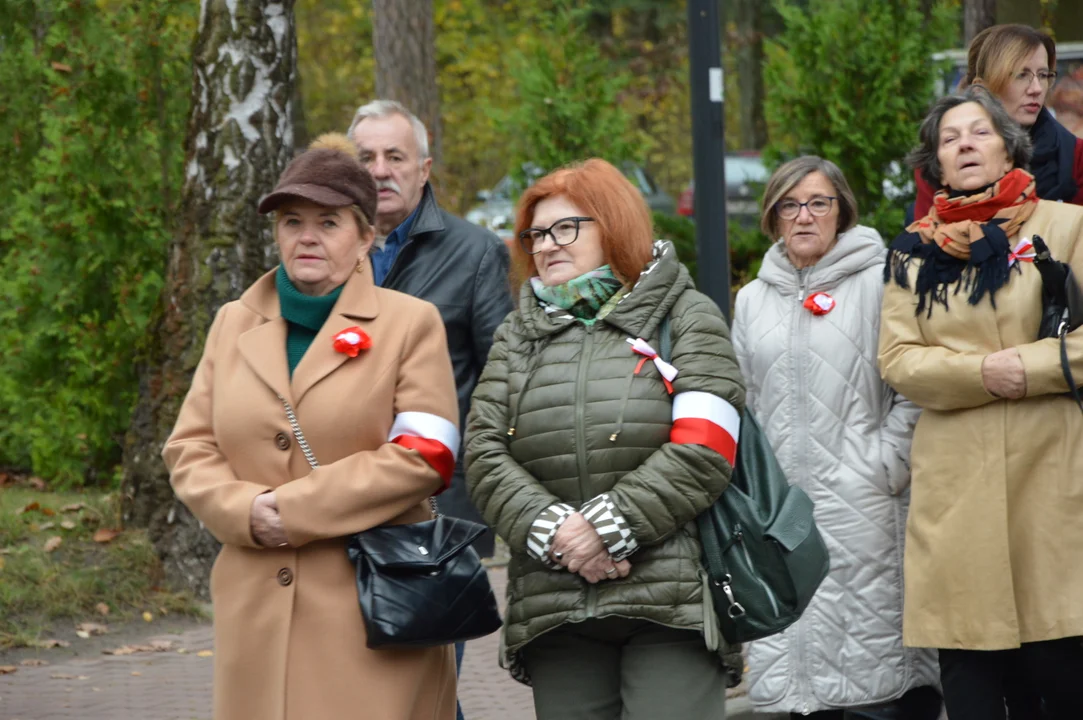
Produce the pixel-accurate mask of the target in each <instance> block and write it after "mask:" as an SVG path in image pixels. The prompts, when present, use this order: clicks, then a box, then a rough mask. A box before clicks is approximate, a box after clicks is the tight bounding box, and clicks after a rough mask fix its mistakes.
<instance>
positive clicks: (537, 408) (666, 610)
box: [466, 242, 745, 667]
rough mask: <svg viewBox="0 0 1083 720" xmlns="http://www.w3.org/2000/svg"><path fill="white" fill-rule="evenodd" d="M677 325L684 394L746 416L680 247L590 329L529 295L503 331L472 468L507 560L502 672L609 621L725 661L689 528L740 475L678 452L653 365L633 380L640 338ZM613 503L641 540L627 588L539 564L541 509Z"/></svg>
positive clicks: (474, 436) (476, 425) (475, 429)
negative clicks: (535, 540) (647, 626)
mask: <svg viewBox="0 0 1083 720" xmlns="http://www.w3.org/2000/svg"><path fill="white" fill-rule="evenodd" d="M667 314H668V315H669V316H670V326H671V332H670V336H671V338H672V357H671V362H672V364H673V365H674V366H676V368H677V370H678V371H679V374H678V375H677V377H676V378H675V379H674V381H673V386H674V397H675V396H676V395H679V394H680V393H684V392H698V393H709V394H710V395H713V396H715V397H716V398H721V399H722V400H724V401H725V402H726V403H729V404H730V405H732V406H733V407H734V408H735V409H736V410H737V411H738V412H740V411H741V410H742V409H743V407H744V396H745V392H744V382H743V381H742V379H741V372H740V370H739V369H738V366H737V361H736V358H735V356H734V351H733V348H732V346H731V345H730V338H729V328H728V327H727V326H726V321H725V319H724V318H723V316H722V314H721V312H720V311H719V310H718V307H717V306H716V305H715V304H714V303H713V302H712V301H711V300H710V299H709V298H707V297H706V296H705V295H703V294H701V293H699V292H697V291H696V290H695V289H694V287H693V285H692V281H691V279H690V277H689V274H688V271H687V270H686V269H685V268H684V266H683V265H681V264H680V262H678V260H677V257H676V252H675V251H674V249H673V246H672V244H670V243H668V242H659V243H656V245H655V260H654V262H652V263H651V264H650V265H649V266H648V267H647V269H646V270H644V272H643V274H642V275H641V276H640V279H639V281H638V282H637V283H636V285H635V286H634V287H633V288H632V290H631V291H630V292H629V293H628V294H627V295H626V296H625V297H624V298H623V299H622V300H621V301H620V303H619V304H617V306H616V307H615V308H614V309H613V310H612V311H611V312H610V313H609V314H608V315H606V316H605V317H604V318H603V319H601V320H599V321H597V322H595V323H594V324H592V325H586V324H584V323H581V322H579V321H576V320H575V319H574V318H572V317H571V316H570V315H569V314H568V313H567V312H565V311H563V310H560V309H558V308H552V307H548V308H545V307H543V306H542V305H541V304H540V303H539V302H538V300H537V299H536V298H535V296H534V294H533V292H532V290H531V287H530V284H529V283H526V284H525V285H524V286H523V290H522V293H521V298H520V306H519V309H518V310H516V311H514V312H512V313H511V314H510V315H509V316H508V317H507V318H506V319H505V320H504V323H503V324H502V325H501V326H500V328H499V329H498V330H497V331H496V335H495V337H494V341H493V347H492V351H491V352H490V354H489V362H488V365H486V367H485V370H484V372H483V373H482V376H481V381H480V382H479V384H478V386H477V389H476V390H475V392H474V396H473V401H472V406H471V408H472V409H471V413H470V419H469V424H468V429H467V433H466V467H467V471H466V472H467V486H468V489H469V492H470V495H471V497H472V498H473V500H474V502H475V504H476V505H477V507H478V509H479V510H481V513H482V515H484V517H485V519H486V520H487V521H488V522H489V523H490V525H492V527H493V528H494V529H495V530H496V532H497V534H499V535H500V536H501V537H502V538H503V539H504V540H505V541H506V542H507V544H508V546H509V547H510V550H511V561H510V564H509V567H508V609H507V617H506V619H505V628H504V648H505V653H504V657H502V662H503V664H504V665H505V667H508V666H509V663H511V664H514V662H513V660H514V656H515V655H516V653H517V652H518V650H519V649H520V648H522V647H523V646H524V645H525V644H526V643H528V642H530V641H531V640H532V639H534V638H536V637H538V636H539V635H541V634H543V633H545V632H548V631H549V630H552V629H554V628H556V627H558V626H559V625H562V624H563V623H568V622H578V621H582V620H585V619H588V618H600V617H605V616H621V617H627V618H637V619H644V620H650V621H653V622H657V623H660V624H663V625H667V626H669V627H674V628H682V629H691V630H698V631H701V632H703V633H704V636H705V640H706V644H707V647H709V648H711V649H721V644H722V641H721V635H720V633H719V632H718V630H717V620H716V619H715V616H714V611H713V608H712V606H711V603H710V600H709V596H708V595H707V594H706V593H705V585H704V583H705V575H704V573H703V571H702V569H701V565H700V546H699V540H698V533H697V532H696V527H695V523H694V522H693V521H694V519H695V517H696V516H697V515H698V514H699V513H700V512H702V511H703V510H705V509H706V508H707V507H709V506H710V505H711V503H713V502H714V501H715V500H716V499H717V498H718V496H719V495H720V494H721V493H722V490H723V489H725V487H726V484H727V483H728V482H729V477H730V472H731V468H730V465H729V463H728V462H727V461H726V459H725V458H724V457H723V456H722V455H721V454H719V453H718V452H716V451H715V450H712V449H710V448H708V447H707V446H705V445H695V444H677V443H673V442H670V428H671V425H672V407H673V400H672V397H671V396H670V395H669V394H668V393H667V391H666V387H665V385H664V383H663V381H662V376H661V374H660V372H659V370H658V369H657V368H656V367H655V365H654V364H652V363H651V362H647V363H645V364H644V365H643V367H642V369H641V370H640V372H639V373H638V374H636V373H635V371H636V366H637V364H638V362H639V360H640V359H641V356H639V355H636V354H634V353H633V352H632V349H631V346H630V345H629V343H628V342H627V341H628V340H629V339H635V338H642V339H644V340H646V341H647V342H648V343H649V344H650V345H651V346H652V347H653V348H655V349H656V350H659V351H660V349H661V343H660V340H659V337H658V332H659V326H660V324H661V322H662V320H663V318H665V316H666V315H667ZM511 428H514V431H513V432H512V431H511ZM601 493H608V494H609V498H610V500H611V501H612V502H613V503H614V504H615V505H616V507H617V509H618V510H619V512H620V513H622V514H623V516H624V518H625V519H626V520H627V522H628V525H629V526H630V528H631V530H632V533H633V536H634V538H635V540H636V541H637V542H638V546H639V549H638V550H637V551H636V552H635V553H634V554H632V555H631V556H630V557H629V558H628V560H629V562H631V564H632V571H631V574H630V575H629V576H628V577H627V578H624V579H615V580H606V581H603V582H601V583H598V584H597V585H591V584H589V583H588V582H587V581H585V580H584V579H582V578H581V577H580V576H578V575H576V574H573V573H569V572H567V571H565V570H563V569H561V570H553V569H550V568H549V567H547V566H546V565H545V564H543V563H542V562H540V561H539V560H536V559H534V558H533V557H531V556H530V555H528V554H527V550H526V548H527V536H528V533H529V532H530V530H531V524H532V523H533V522H534V520H535V519H536V518H537V517H538V515H539V513H541V512H542V511H543V510H545V509H546V508H548V507H549V506H551V505H554V504H556V503H567V504H568V505H570V506H572V507H573V508H576V509H578V508H579V507H581V506H582V505H583V503H585V502H586V501H588V500H591V499H593V498H595V497H597V496H598V495H599V494H601ZM705 599H706V602H704V600H705Z"/></svg>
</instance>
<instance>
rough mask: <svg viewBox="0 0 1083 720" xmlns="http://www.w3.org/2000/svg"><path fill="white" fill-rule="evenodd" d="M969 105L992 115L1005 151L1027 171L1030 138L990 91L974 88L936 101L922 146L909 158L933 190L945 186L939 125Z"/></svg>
mask: <svg viewBox="0 0 1083 720" xmlns="http://www.w3.org/2000/svg"><path fill="white" fill-rule="evenodd" d="M966 103H977V104H978V105H980V106H981V107H982V109H983V110H985V112H986V113H988V114H989V119H990V120H992V121H993V129H994V130H996V133H997V135H999V136H1000V137H1001V139H1003V140H1004V149H1005V150H1006V151H1007V152H1008V157H1010V158H1011V159H1012V164H1013V165H1015V167H1017V168H1024V169H1025V168H1026V167H1027V166H1028V165H1029V164H1030V156H1031V151H1032V148H1031V143H1030V135H1029V134H1028V133H1027V131H1026V130H1024V129H1023V128H1022V127H1021V126H1020V125H1019V123H1017V122H1015V120H1013V119H1012V116H1011V115H1009V114H1008V111H1007V110H1005V109H1004V106H1003V105H1001V104H1000V101H999V100H997V99H996V96H994V95H993V94H992V93H991V92H989V90H987V89H986V88H984V87H982V86H980V85H971V86H970V87H968V88H967V89H966V90H965V91H963V92H962V93H960V94H959V95H948V96H946V97H942V98H940V99H939V100H937V101H936V103H935V104H934V105H933V107H932V110H930V111H929V114H928V115H926V116H925V120H923V121H922V123H921V130H919V131H918V141H919V143H920V144H919V145H918V146H917V147H916V148H914V149H913V150H911V151H910V154H909V155H907V156H906V161H907V162H908V163H909V164H910V167H912V168H914V169H915V170H917V171H918V172H920V173H921V177H922V179H923V180H925V182H927V183H929V184H930V185H931V186H933V187H934V188H941V187H943V183H941V181H940V178H941V177H942V176H943V168H941V167H940V158H939V157H937V152H938V151H939V149H940V123H941V122H943V120H944V116H945V115H947V113H948V111H949V110H954V109H955V108H957V107H959V106H960V105H965V104H966Z"/></svg>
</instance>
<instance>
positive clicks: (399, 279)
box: [347, 100, 512, 718]
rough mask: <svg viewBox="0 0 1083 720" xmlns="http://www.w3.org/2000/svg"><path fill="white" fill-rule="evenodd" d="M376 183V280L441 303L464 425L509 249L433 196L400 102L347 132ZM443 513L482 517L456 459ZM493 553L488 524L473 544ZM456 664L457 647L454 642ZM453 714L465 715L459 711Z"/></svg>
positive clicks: (502, 294)
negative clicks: (486, 529)
mask: <svg viewBox="0 0 1083 720" xmlns="http://www.w3.org/2000/svg"><path fill="white" fill-rule="evenodd" d="M347 134H348V135H349V137H350V139H352V140H353V141H354V144H356V145H357V148H358V150H359V153H360V158H361V162H362V163H363V164H364V165H365V167H366V168H368V170H369V172H371V173H372V176H373V178H374V179H375V180H376V187H377V191H378V197H377V206H376V223H375V225H376V242H375V243H374V245H373V249H372V251H371V252H370V257H371V259H372V270H373V276H374V280H375V281H376V284H377V285H380V286H382V287H385V288H391V289H392V290H398V291H399V292H404V293H406V294H408V295H413V296H414V297H418V298H421V299H422V300H427V301H429V302H431V303H432V304H433V305H435V306H436V307H437V308H438V309H439V310H440V315H441V317H442V318H443V320H444V327H445V329H446V330H447V342H448V352H449V353H450V354H451V362H452V366H453V367H454V370H455V384H456V386H457V387H458V392H459V427H460V429H461V430H462V431H464V432H465V430H466V416H467V413H468V412H469V411H470V395H471V394H472V393H473V392H474V386H475V385H477V383H478V378H479V377H480V376H481V370H482V368H483V367H484V366H485V362H486V360H487V359H488V357H489V347H490V346H491V345H492V343H493V333H494V332H495V331H496V328H497V326H498V325H500V323H501V322H502V321H503V320H504V317H505V316H506V315H507V314H508V313H509V312H511V309H512V301H511V293H510V292H509V288H508V268H509V257H508V249H507V247H506V246H505V245H504V243H503V242H502V241H501V240H500V239H499V238H498V237H497V236H496V235H494V234H493V233H492V232H490V231H488V230H486V229H484V228H481V227H478V226H477V225H474V224H473V223H468V222H466V221H465V220H462V219H460V218H458V217H455V216H454V215H452V214H451V213H449V212H447V211H445V210H443V209H441V208H440V206H439V205H438V204H437V203H436V197H435V196H434V194H433V189H432V185H430V184H429V172H430V170H431V169H432V158H431V157H429V136H428V132H427V131H426V129H425V125H424V124H423V123H422V122H421V121H420V120H419V119H418V118H417V117H416V116H415V115H414V114H413V113H411V112H410V111H409V110H407V109H406V107H404V106H403V105H402V104H401V103H397V102H393V101H390V100H376V101H374V102H370V103H368V104H366V105H363V106H361V107H360V108H358V110H357V112H356V113H355V114H354V117H353V122H351V123H350V128H349V131H348V133H347ZM458 460H459V461H458V463H457V464H456V467H455V475H454V477H453V479H452V483H451V487H450V488H449V489H448V490H447V491H446V492H444V493H443V494H441V495H440V498H439V504H440V512H442V513H444V514H446V515H450V516H454V517H461V518H465V519H467V520H472V521H473V522H477V523H482V524H484V522H485V521H484V520H483V519H482V517H481V514H480V513H479V512H478V511H477V509H476V508H475V507H474V505H473V503H472V502H471V501H470V498H469V497H468V496H467V494H466V487H465V480H464V478H463V468H462V458H461V457H460V458H459V459H458ZM474 547H475V549H477V551H478V554H479V555H481V556H482V557H491V556H492V554H493V551H494V539H493V535H492V533H491V532H487V533H486V534H485V535H483V536H482V537H481V538H480V539H479V540H478V541H477V542H476V543H475V545H474ZM456 660H457V662H459V663H461V662H462V647H461V646H458V647H456ZM459 717H460V718H461V717H462V714H461V712H460V715H459Z"/></svg>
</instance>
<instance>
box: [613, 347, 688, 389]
mask: <svg viewBox="0 0 1083 720" xmlns="http://www.w3.org/2000/svg"><path fill="white" fill-rule="evenodd" d="M625 342H627V343H628V344H629V345H631V346H632V352H634V353H635V354H636V355H642V356H643V357H641V358H640V359H639V364H638V365H636V371H635V374H636V375H638V374H639V371H640V370H642V369H643V364H644V363H646V362H647V361H648V360H653V361H654V366H655V367H656V368H658V372H659V373H661V374H662V382H663V383H665V385H666V392H668V393H669V394H670V395H672V394H673V379H674V378H676V377H677V373H678V370H677V368H675V367H673V366H672V365H670V364H669V363H667V362H666V361H665V360H663V359H662V358H660V357H658V353H656V352H655V351H654V348H652V347H651V346H650V345H649V344H648V343H647V341H646V340H644V339H643V338H636V339H635V340H633V339H632V338H628V339H627V340H625Z"/></svg>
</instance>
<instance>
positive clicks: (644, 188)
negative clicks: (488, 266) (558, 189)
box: [466, 163, 677, 242]
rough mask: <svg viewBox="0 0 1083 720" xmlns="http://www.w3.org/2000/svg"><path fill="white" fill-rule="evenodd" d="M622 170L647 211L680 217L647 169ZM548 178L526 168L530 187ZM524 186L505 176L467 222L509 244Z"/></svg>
mask: <svg viewBox="0 0 1083 720" xmlns="http://www.w3.org/2000/svg"><path fill="white" fill-rule="evenodd" d="M621 169H622V170H623V171H624V176H625V177H627V178H628V179H629V180H630V181H631V182H632V184H633V185H635V186H636V187H637V188H638V189H639V191H640V192H641V193H643V199H644V200H646V201H647V207H649V208H650V209H651V211H652V212H660V213H664V214H666V215H673V214H674V213H676V211H677V203H676V202H674V200H673V198H672V197H671V196H670V195H669V194H667V193H666V192H665V191H664V190H662V189H661V188H659V187H658V185H657V184H656V183H655V182H654V178H652V177H651V175H650V173H648V172H647V170H646V169H645V168H643V167H640V166H639V165H636V164H635V163H624V164H623V165H622V166H621ZM544 174H545V171H544V170H542V169H541V168H540V167H538V166H537V165H534V164H532V163H530V164H527V165H524V166H523V177H524V178H525V181H526V185H527V186H529V185H532V184H533V183H534V181H535V180H537V179H538V178H540V177H542V176H543V175H544ZM522 182H523V181H522V180H517V179H515V178H513V177H512V176H511V175H505V176H504V177H503V178H501V179H500V181H499V182H498V183H497V184H496V185H494V186H493V187H492V189H490V190H482V191H481V192H479V193H478V201H479V202H480V203H481V204H480V205H477V206H476V207H474V208H472V209H471V210H470V212H468V213H466V220H467V221H468V222H472V223H474V224H475V225H481V226H482V227H487V228H489V229H490V230H492V231H493V232H495V233H496V234H497V235H499V236H500V237H501V238H503V239H504V240H505V242H506V241H508V240H509V239H511V237H512V232H513V230H514V226H515V201H516V200H517V199H518V197H519V194H520V193H521V192H522V190H523V188H522V187H520V186H521V185H522Z"/></svg>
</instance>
